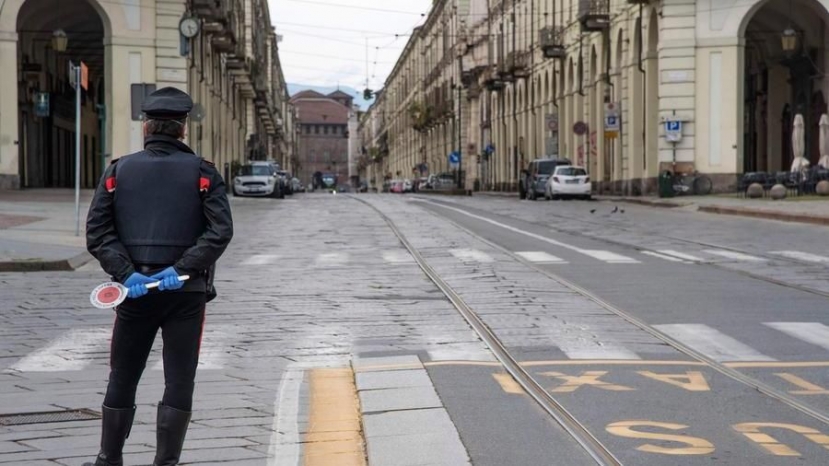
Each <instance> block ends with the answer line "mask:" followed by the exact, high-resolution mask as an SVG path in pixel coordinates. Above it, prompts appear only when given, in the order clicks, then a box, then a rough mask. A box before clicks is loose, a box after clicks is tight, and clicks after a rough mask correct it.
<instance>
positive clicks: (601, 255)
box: [418, 199, 640, 264]
mask: <svg viewBox="0 0 829 466" xmlns="http://www.w3.org/2000/svg"><path fill="white" fill-rule="evenodd" d="M418 202H425V203H427V204H432V205H435V206H438V207H440V208H442V209H446V210H451V211H453V212H457V213H459V214H463V215H466V216H467V217H470V218H474V219H476V220H480V221H482V222H486V223H489V224H490V225H495V226H497V227H500V228H503V229H505V230H508V231H511V232H513V233H518V234H521V235H524V236H528V237H530V238H533V239H537V240H539V241H543V242H545V243H547V244H552V245H554V246H558V247H561V248H564V249H569V250H570V251H575V252H577V253H579V254H584V255H587V256H590V257H593V258H596V259H599V260H603V261H605V262H608V263H611V264H638V263H640V262H639V261H637V260H636V259H632V258H630V257H625V256H622V255H619V254H616V253H612V252H610V251H595V250H589V249H582V248H579V247H576V246H573V245H570V244H567V243H562V242H561V241H557V240H554V239H552V238H548V237H546V236H541V235H538V234H535V233H531V232H529V231H524V230H522V229H520V228H516V227H513V226H510V225H506V224H504V223H501V222H496V221H495V220H492V219H490V218H486V217H482V216H480V215H475V214H473V213H470V212H467V211H465V210H462V209H458V208H455V207H450V206H447V205H444V204H439V203H437V202H433V201H430V200H427V199H418Z"/></svg>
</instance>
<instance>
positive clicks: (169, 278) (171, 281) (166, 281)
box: [150, 267, 184, 291]
mask: <svg viewBox="0 0 829 466" xmlns="http://www.w3.org/2000/svg"><path fill="white" fill-rule="evenodd" d="M178 276H179V273H178V271H176V269H175V268H174V267H167V268H166V269H164V270H162V271H161V272H158V273H157V274H155V275H153V276H152V277H150V278H152V279H153V280H156V281H160V282H161V284H160V285H158V289H159V290H161V291H170V290H180V289H181V288H182V287H183V286H184V282H182V281H179V279H178Z"/></svg>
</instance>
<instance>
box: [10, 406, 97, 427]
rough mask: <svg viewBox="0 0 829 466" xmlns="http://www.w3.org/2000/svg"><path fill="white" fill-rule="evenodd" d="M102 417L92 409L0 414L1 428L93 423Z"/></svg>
mask: <svg viewBox="0 0 829 466" xmlns="http://www.w3.org/2000/svg"><path fill="white" fill-rule="evenodd" d="M100 418H101V415H100V414H98V413H96V412H95V411H92V410H91V409H71V410H66V411H43V412H38V413H18V414H0V426H22V425H26V424H51V423H53V422H70V421H93V420H96V419H100Z"/></svg>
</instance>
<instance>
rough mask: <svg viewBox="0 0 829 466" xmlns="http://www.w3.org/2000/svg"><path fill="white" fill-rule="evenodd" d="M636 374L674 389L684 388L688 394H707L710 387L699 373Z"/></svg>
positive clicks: (641, 372) (642, 372) (643, 372)
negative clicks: (671, 386)
mask: <svg viewBox="0 0 829 466" xmlns="http://www.w3.org/2000/svg"><path fill="white" fill-rule="evenodd" d="M637 374H639V375H641V376H644V377H647V378H649V379H653V380H658V381H660V382H665V383H667V384H670V385H673V386H675V387H679V388H684V389H685V390H688V391H689V392H709V391H711V387H709V386H708V382H707V381H706V380H705V376H704V375H703V374H702V372H699V371H688V372H686V373H684V374H656V373H654V372H650V371H638V372H637Z"/></svg>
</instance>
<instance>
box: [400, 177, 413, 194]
mask: <svg viewBox="0 0 829 466" xmlns="http://www.w3.org/2000/svg"><path fill="white" fill-rule="evenodd" d="M402 183H403V192H404V193H410V192H412V191H414V185H413V184H412V180H403V181H402Z"/></svg>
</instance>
